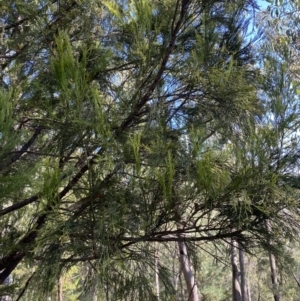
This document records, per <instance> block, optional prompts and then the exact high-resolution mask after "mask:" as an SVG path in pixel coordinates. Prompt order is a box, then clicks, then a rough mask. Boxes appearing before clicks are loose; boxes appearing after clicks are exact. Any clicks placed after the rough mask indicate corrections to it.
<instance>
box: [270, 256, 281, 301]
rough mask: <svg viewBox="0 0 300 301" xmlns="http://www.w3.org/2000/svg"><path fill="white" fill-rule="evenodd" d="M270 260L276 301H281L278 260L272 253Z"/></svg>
mask: <svg viewBox="0 0 300 301" xmlns="http://www.w3.org/2000/svg"><path fill="white" fill-rule="evenodd" d="M269 260H270V267H271V278H272V284H273V290H274V300H275V301H280V294H279V291H278V288H279V283H278V278H277V271H276V260H275V256H274V255H273V254H272V253H271V252H269Z"/></svg>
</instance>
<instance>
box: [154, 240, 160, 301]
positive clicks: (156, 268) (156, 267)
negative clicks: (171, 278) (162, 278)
mask: <svg viewBox="0 0 300 301" xmlns="http://www.w3.org/2000/svg"><path fill="white" fill-rule="evenodd" d="M154 248H155V251H154V272H155V288H156V297H157V300H158V301H160V287H159V250H158V243H155V245H154Z"/></svg>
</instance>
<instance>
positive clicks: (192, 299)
mask: <svg viewBox="0 0 300 301" xmlns="http://www.w3.org/2000/svg"><path fill="white" fill-rule="evenodd" d="M178 229H182V226H181V225H178ZM178 237H179V239H180V240H179V241H178V248H179V262H180V265H181V271H182V273H183V276H184V280H185V283H186V287H187V293H188V298H187V299H186V300H187V301H200V298H199V295H198V288H197V284H196V281H195V277H194V273H193V270H192V266H191V263H190V261H189V257H188V252H187V247H186V244H185V243H184V241H183V238H184V237H183V235H181V234H179V235H178Z"/></svg>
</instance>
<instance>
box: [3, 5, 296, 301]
mask: <svg viewBox="0 0 300 301" xmlns="http://www.w3.org/2000/svg"><path fill="white" fill-rule="evenodd" d="M2 6H3V9H2V11H1V12H0V21H1V24H0V27H1V30H2V31H1V39H2V40H3V43H1V45H0V65H1V70H2V74H1V88H0V141H1V148H0V158H1V162H0V185H1V189H0V196H1V207H0V216H1V219H0V225H1V228H2V229H3V230H2V232H1V244H2V247H3V248H2V251H1V259H0V271H1V272H0V282H1V283H3V281H4V279H5V278H6V277H7V276H8V275H13V285H11V286H3V290H2V291H3V294H4V293H5V291H7V293H9V294H10V295H11V296H12V297H13V298H14V299H16V300H21V299H24V300H26V299H27V300H42V299H47V298H48V297H49V298H52V299H54V295H57V292H56V291H55V290H56V289H57V286H58V281H59V279H63V280H62V281H63V282H65V284H64V285H63V294H64V298H65V299H66V300H88V299H91V298H94V299H95V298H96V297H95V296H96V295H97V296H98V299H99V300H109V299H114V300H138V299H142V300H157V292H156V285H157V284H156V285H155V284H154V274H155V271H156V270H158V274H159V284H160V290H161V296H160V297H161V300H175V299H178V298H179V296H180V298H182V299H186V298H185V295H184V293H185V292H184V289H183V286H182V287H181V288H179V284H178V281H179V280H178V279H179V276H178V275H177V274H178V273H179V272H178V271H179V270H180V267H179V263H178V262H177V260H176V263H175V262H173V267H172V266H171V263H170V258H172V257H174V258H175V257H177V253H178V250H177V247H175V246H174V245H175V243H176V241H178V240H180V239H181V240H182V239H183V238H184V241H185V243H186V245H187V246H188V251H189V257H190V258H191V260H192V262H193V264H194V270H195V275H196V278H197V277H198V276H199V279H200V282H201V283H200V285H199V287H200V291H201V295H202V296H203V300H214V299H216V298H217V299H219V300H221V299H222V298H223V299H224V300H227V299H228V298H229V297H228V296H229V291H228V289H226V285H227V284H228V283H229V281H230V279H229V277H228V275H226V273H225V272H224V270H225V268H224V270H223V269H220V270H217V271H214V270H213V261H212V257H211V256H217V255H216V254H217V253H218V252H221V253H222V254H225V253H226V251H225V249H226V248H225V246H224V245H223V242H230V240H231V237H233V236H234V237H235V239H236V240H238V241H239V242H240V244H241V245H242V246H243V248H245V249H246V251H248V252H249V253H251V252H253V250H256V249H258V250H259V251H261V252H268V251H271V252H272V253H273V254H275V255H277V256H278V257H280V256H282V258H286V257H284V255H281V254H284V252H283V251H282V250H283V249H284V248H282V246H283V245H284V244H285V242H287V241H293V240H295V239H296V237H297V231H298V230H299V219H298V194H299V192H298V190H299V185H298V177H297V176H296V175H295V170H296V164H297V162H298V159H299V156H298V153H297V149H298V134H297V131H298V124H299V118H298V116H299V114H298V113H297V112H298V104H297V101H298V94H297V93H298V91H299V87H298V81H297V80H296V79H295V78H294V77H293V76H292V73H291V72H290V71H291V68H290V66H291V64H290V63H289V62H287V58H288V55H287V52H286V49H287V48H286V47H287V45H286V43H287V41H288V40H286V39H284V41H283V42H282V43H281V44H279V45H277V46H276V47H275V48H273V49H272V50H271V49H270V48H268V47H266V48H264V47H263V46H261V45H260V44H258V46H257V51H259V53H260V55H261V57H260V61H259V63H258V64H255V63H254V57H255V53H254V51H253V45H252V44H251V42H249V39H248V37H247V33H248V25H249V23H250V19H249V18H252V17H253V15H252V13H251V12H252V11H253V10H255V7H256V5H255V1H253V2H252V1H242V0H241V1H217V0H214V1H194V0H190V1H185V0H182V1H181V0H180V1H173V0H165V1H147V0H143V1H136V0H134V1H109V0H107V1H72V0H70V1H58V2H56V1H54V2H53V1H26V3H23V2H22V1H11V0H4V2H3V4H2ZM279 41H281V40H280V39H279ZM259 47H260V48H259ZM262 67H263V68H264V73H263V72H260V71H259V69H260V68H262ZM267 221H268V222H269V223H270V225H271V226H272V231H268V230H267V229H266V222H267ZM234 231H235V233H234ZM208 242H210V243H208ZM156 243H157V244H159V245H160V246H161V249H160V251H159V254H160V262H159V266H158V267H157V266H155V260H156V257H155V256H156V255H154V254H155V252H156V249H155V248H156V247H155V244H156ZM203 243H207V246H208V247H207V249H206V251H207V254H209V255H205V254H204V253H203V252H202V251H199V250H200V249H201V246H202V244H203ZM218 245H219V247H218ZM201 250H203V248H202V249H201ZM220 250H221V251H220ZM204 251H205V250H204ZM280 252H282V253H280ZM218 258H219V257H218ZM226 260H227V257H226ZM226 260H225V261H226ZM282 262H285V261H282ZM225 263H226V262H225ZM226 264H228V262H227V263H226ZM227 274H228V273H227ZM176 275H177V276H176ZM179 275H180V273H179ZM180 277H182V276H180ZM213 277H218V278H219V277H220V278H222V279H223V280H222V286H221V287H217V286H216V285H213V284H212V285H211V284H210V279H212V278H213ZM197 281H198V280H197ZM202 283H203V286H202ZM227 287H228V285H227ZM1 289H2V288H1ZM226 298H227V299H226Z"/></svg>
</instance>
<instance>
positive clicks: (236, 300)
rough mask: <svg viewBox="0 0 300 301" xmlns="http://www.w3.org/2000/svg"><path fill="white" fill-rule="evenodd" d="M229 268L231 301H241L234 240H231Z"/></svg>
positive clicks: (236, 246)
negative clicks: (230, 267) (230, 270)
mask: <svg viewBox="0 0 300 301" xmlns="http://www.w3.org/2000/svg"><path fill="white" fill-rule="evenodd" d="M231 266H232V300H233V301H242V292H241V286H240V282H239V269H238V243H237V242H236V240H235V239H234V238H232V240H231Z"/></svg>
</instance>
